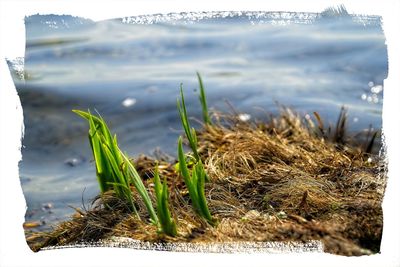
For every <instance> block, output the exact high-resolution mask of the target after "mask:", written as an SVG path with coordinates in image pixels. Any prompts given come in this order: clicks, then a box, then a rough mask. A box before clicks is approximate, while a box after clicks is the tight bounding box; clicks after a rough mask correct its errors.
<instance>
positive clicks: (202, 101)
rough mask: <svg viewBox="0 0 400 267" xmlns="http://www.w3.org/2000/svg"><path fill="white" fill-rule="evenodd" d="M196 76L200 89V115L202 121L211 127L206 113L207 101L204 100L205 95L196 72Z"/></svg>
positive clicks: (201, 81)
mask: <svg viewBox="0 0 400 267" xmlns="http://www.w3.org/2000/svg"><path fill="white" fill-rule="evenodd" d="M196 74H197V79H198V80H199V87H200V95H199V99H200V104H201V109H202V113H203V121H204V123H205V124H206V125H211V124H212V122H211V119H210V116H209V112H208V107H207V99H206V94H205V92H204V85H203V80H202V79H201V76H200V74H199V73H198V72H197V73H196Z"/></svg>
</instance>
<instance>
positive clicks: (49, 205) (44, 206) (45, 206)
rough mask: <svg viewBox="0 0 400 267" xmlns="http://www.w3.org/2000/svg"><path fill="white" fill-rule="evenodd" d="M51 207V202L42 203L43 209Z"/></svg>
mask: <svg viewBox="0 0 400 267" xmlns="http://www.w3.org/2000/svg"><path fill="white" fill-rule="evenodd" d="M52 208H53V204H51V203H45V204H43V205H42V209H43V210H50V209H52Z"/></svg>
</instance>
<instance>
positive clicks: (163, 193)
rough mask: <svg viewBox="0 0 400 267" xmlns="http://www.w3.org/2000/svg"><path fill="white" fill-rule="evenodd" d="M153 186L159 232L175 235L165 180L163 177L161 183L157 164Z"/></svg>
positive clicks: (174, 225)
mask: <svg viewBox="0 0 400 267" xmlns="http://www.w3.org/2000/svg"><path fill="white" fill-rule="evenodd" d="M154 188H155V192H156V198H157V217H158V220H159V223H160V228H161V232H163V233H165V234H166V235H169V236H176V234H177V230H176V224H175V221H174V219H173V218H172V216H171V212H170V209H169V206H168V187H167V182H166V180H165V178H164V182H163V184H161V182H160V176H159V174H158V166H156V168H155V172H154Z"/></svg>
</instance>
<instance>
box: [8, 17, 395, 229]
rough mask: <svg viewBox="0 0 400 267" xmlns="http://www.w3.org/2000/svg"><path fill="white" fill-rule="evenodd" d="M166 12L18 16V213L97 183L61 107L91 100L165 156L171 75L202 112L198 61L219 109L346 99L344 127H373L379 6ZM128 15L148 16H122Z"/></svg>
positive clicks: (115, 125) (329, 111) (59, 215)
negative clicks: (366, 13) (22, 206)
mask: <svg viewBox="0 0 400 267" xmlns="http://www.w3.org/2000/svg"><path fill="white" fill-rule="evenodd" d="M203 15H204V14H203ZM206 15H207V14H206ZM174 16H175V18H179V16H178V15H177V14H175V15H174ZM174 16H169V17H166V16H158V17H152V18H144V17H139V18H125V19H123V20H122V19H115V20H107V21H101V22H97V23H94V22H92V21H90V20H85V19H81V18H74V17H71V16H31V17H28V18H27V19H26V54H25V72H24V78H25V80H22V79H21V78H19V77H18V74H21V73H18V72H16V73H14V80H15V83H16V86H17V90H18V93H19V95H20V97H21V102H22V107H23V110H24V123H25V130H26V132H25V138H24V140H23V145H24V148H23V150H22V154H23V160H22V162H21V163H20V178H21V184H22V188H23V191H24V195H25V198H26V200H27V204H28V211H27V215H26V219H27V220H29V221H32V220H41V221H43V222H44V223H46V224H45V225H43V226H42V227H41V229H44V228H46V227H48V226H49V224H51V223H54V222H57V221H60V220H64V219H66V218H67V217H68V216H69V215H70V214H72V213H73V212H74V210H73V209H72V208H70V207H69V206H74V207H80V206H82V203H85V204H87V203H88V200H90V199H91V198H93V197H94V196H95V195H96V194H97V193H98V186H97V182H96V177H95V170H94V166H93V162H91V154H90V153H91V152H90V147H89V144H88V141H87V127H88V126H87V124H86V122H85V121H83V120H82V119H81V118H79V117H78V116H76V115H75V114H73V113H72V112H71V109H83V110H86V109H88V108H90V109H91V110H94V109H96V110H97V111H98V112H99V113H100V114H101V115H102V116H103V117H104V118H105V119H106V121H107V122H109V124H110V128H111V129H112V131H113V132H115V133H116V134H117V135H118V137H119V142H120V146H121V147H122V148H123V150H125V151H126V152H128V153H129V154H130V155H132V156H137V155H139V154H142V153H143V154H151V153H153V152H154V150H155V149H156V148H159V149H161V150H162V151H164V152H166V153H168V154H170V155H172V156H174V155H175V151H176V140H177V137H178V135H179V133H180V132H179V131H180V129H181V128H180V124H179V117H178V113H177V111H176V98H177V97H178V94H179V85H180V83H183V86H184V89H185V94H186V98H187V104H188V109H189V114H190V115H192V116H197V117H200V105H199V104H198V102H197V101H198V99H197V94H198V92H195V91H196V88H197V86H198V85H197V79H196V71H199V72H200V73H201V74H202V77H203V80H204V83H205V86H206V92H207V96H208V102H209V105H210V106H212V107H215V108H216V109H220V110H225V111H226V110H229V108H228V107H227V105H226V101H229V102H230V103H232V105H233V106H234V107H235V108H236V109H237V110H238V111H240V112H242V113H246V114H249V115H250V116H252V117H258V118H263V116H265V112H277V110H278V107H277V105H276V104H275V102H276V101H277V102H279V103H281V104H284V105H287V106H290V107H293V108H294V109H295V110H296V111H299V112H300V113H301V114H303V115H306V114H307V113H310V114H311V113H312V112H313V111H317V112H319V113H320V114H321V116H322V117H323V118H324V119H325V120H327V121H330V122H332V123H334V122H335V120H336V118H337V115H338V113H339V110H340V107H341V106H342V105H345V106H346V107H347V108H348V109H349V121H350V122H351V125H350V130H352V131H354V132H356V131H360V130H362V129H365V128H368V127H369V125H372V126H373V127H374V128H376V129H378V128H380V127H381V124H382V121H381V118H382V116H381V113H382V102H383V99H382V96H383V87H382V84H383V80H384V79H385V78H386V76H387V67H388V66H387V50H386V45H385V36H384V34H383V31H382V28H381V25H380V19H379V18H377V17H368V18H364V19H362V18H360V17H350V16H348V15H346V14H342V15H339V16H334V15H333V16H332V15H329V14H324V15H321V14H280V13H270V14H257V13H253V14H252V15H248V14H247V15H246V14H238V15H233V16H227V17H226V16H225V17H224V18H223V16H224V14H222V15H221V14H214V15H212V16H211V17H212V18H208V19H200V20H197V21H188V20H187V19H185V18H183V19H180V20H174V19H173V18H174ZM221 16H222V17H221ZM132 20H134V21H136V22H143V20H145V21H147V22H149V21H151V22H154V21H155V22H156V23H153V24H140V23H136V24H135V23H134V24H129V23H123V22H126V21H132ZM360 21H361V22H360ZM48 203H50V204H51V208H48Z"/></svg>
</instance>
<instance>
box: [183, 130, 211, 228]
mask: <svg viewBox="0 0 400 267" xmlns="http://www.w3.org/2000/svg"><path fill="white" fill-rule="evenodd" d="M178 160H179V170H180V172H181V174H182V176H183V179H184V181H185V184H186V187H187V188H188V191H189V196H190V199H191V200H192V205H193V207H194V210H195V211H196V213H197V214H199V215H200V216H201V217H203V218H204V219H205V220H206V221H207V222H208V223H209V224H211V225H214V224H215V219H214V218H213V217H212V216H211V213H210V211H209V209H208V205H207V199H206V197H205V193H204V184H205V180H206V172H205V170H204V166H203V163H202V162H201V160H199V161H197V162H196V163H195V165H193V167H192V171H191V174H190V172H189V169H188V166H187V163H186V156H185V154H184V152H183V146H182V137H179V139H178Z"/></svg>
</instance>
